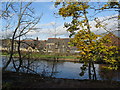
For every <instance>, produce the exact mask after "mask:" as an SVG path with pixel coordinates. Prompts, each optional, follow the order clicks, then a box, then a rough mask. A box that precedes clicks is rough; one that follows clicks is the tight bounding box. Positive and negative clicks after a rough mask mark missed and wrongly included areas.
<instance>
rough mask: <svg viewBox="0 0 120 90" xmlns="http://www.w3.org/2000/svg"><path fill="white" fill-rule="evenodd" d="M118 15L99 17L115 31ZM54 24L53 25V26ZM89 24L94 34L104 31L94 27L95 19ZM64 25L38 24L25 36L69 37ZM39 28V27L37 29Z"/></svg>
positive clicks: (42, 37) (107, 27) (2, 33)
mask: <svg viewBox="0 0 120 90" xmlns="http://www.w3.org/2000/svg"><path fill="white" fill-rule="evenodd" d="M117 16H118V15H113V16H107V17H99V20H100V21H103V22H102V24H103V25H104V24H106V23H107V24H108V25H106V26H105V28H106V29H107V30H109V31H115V30H118V18H117ZM52 25H53V26H56V28H55V27H53V26H52ZM90 25H91V26H92V28H91V31H93V32H95V33H96V34H101V33H105V32H106V30H105V29H103V28H96V27H95V25H96V22H95V21H90ZM63 27H64V25H63V24H62V25H60V23H57V22H49V23H46V24H38V25H37V26H36V27H35V28H38V29H37V30H32V31H30V32H29V33H27V34H26V36H27V37H32V38H36V37H39V38H40V39H42V40H43V39H47V38H49V37H55V35H56V36H57V37H61V38H62V37H66V38H68V37H69V34H70V33H69V32H67V31H66V30H67V29H66V28H63ZM39 28H40V29H39ZM11 34H12V31H10V30H8V31H7V35H11ZM0 35H2V36H5V35H6V32H5V31H4V32H0Z"/></svg>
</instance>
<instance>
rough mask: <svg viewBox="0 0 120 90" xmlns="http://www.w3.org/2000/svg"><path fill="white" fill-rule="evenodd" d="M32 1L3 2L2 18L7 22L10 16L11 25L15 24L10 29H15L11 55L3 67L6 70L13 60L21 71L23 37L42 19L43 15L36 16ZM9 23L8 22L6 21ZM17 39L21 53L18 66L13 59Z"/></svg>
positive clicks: (17, 69)
mask: <svg viewBox="0 0 120 90" xmlns="http://www.w3.org/2000/svg"><path fill="white" fill-rule="evenodd" d="M31 4H32V2H28V3H25V2H18V3H16V2H5V3H3V4H2V5H3V7H4V8H3V9H2V15H1V18H2V19H3V21H4V22H5V21H6V20H7V19H8V18H9V20H10V25H11V26H13V27H11V28H10V29H11V30H13V34H12V37H11V48H10V49H11V50H10V57H9V60H8V61H7V63H6V65H5V66H4V67H3V70H5V69H6V68H7V67H8V65H9V64H10V62H11V61H13V64H14V67H15V68H16V71H19V69H20V67H21V65H22V59H21V52H20V45H21V42H20V40H21V37H22V36H24V35H26V34H27V33H28V32H29V31H31V30H33V28H34V27H35V25H36V24H37V23H38V22H39V21H40V19H41V15H40V16H38V17H37V16H36V15H35V12H34V10H33V8H31ZM6 23H7V22H6ZM15 40H17V43H18V49H17V51H18V55H19V65H18V67H16V65H15V63H14V59H13V54H14V42H15Z"/></svg>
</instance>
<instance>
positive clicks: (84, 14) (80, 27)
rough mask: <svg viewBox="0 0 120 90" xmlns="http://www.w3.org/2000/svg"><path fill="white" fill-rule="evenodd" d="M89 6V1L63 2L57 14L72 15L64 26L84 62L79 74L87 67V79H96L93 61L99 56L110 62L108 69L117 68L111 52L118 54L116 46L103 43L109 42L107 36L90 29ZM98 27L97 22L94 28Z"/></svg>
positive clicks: (82, 73) (99, 25)
mask: <svg viewBox="0 0 120 90" xmlns="http://www.w3.org/2000/svg"><path fill="white" fill-rule="evenodd" d="M60 3H61V2H56V3H55V6H58V5H59V4H60ZM91 6H92V5H90V4H89V2H77V1H76V2H63V3H62V7H61V8H59V10H58V14H59V15H61V16H62V17H64V18H66V17H72V21H71V23H65V24H64V26H65V27H66V28H67V31H69V32H70V33H71V34H70V37H71V36H74V38H72V39H71V45H72V46H76V47H77V48H78V51H80V57H79V58H80V60H82V61H83V62H84V64H83V66H82V67H81V70H82V72H81V73H80V75H81V76H82V75H84V73H85V71H86V69H87V68H86V67H88V73H89V79H95V80H96V79H97V77H96V70H95V67H94V63H95V61H96V60H97V59H98V58H101V59H103V60H104V61H105V62H107V63H109V64H110V69H117V68H118V65H117V64H118V63H117V60H116V57H114V56H113V54H118V48H117V47H116V46H110V47H109V46H106V45H105V43H110V42H111V40H110V39H109V37H108V36H104V35H97V34H95V33H94V32H92V31H91V27H92V26H91V25H90V18H89V17H88V15H89V12H88V10H89V9H91ZM104 6H106V4H105V5H104ZM99 9H100V10H101V9H103V8H99ZM99 9H98V10H99ZM99 27H101V24H98V23H97V24H96V28H99ZM102 37H104V38H102ZM109 52H110V53H109ZM92 76H93V77H92Z"/></svg>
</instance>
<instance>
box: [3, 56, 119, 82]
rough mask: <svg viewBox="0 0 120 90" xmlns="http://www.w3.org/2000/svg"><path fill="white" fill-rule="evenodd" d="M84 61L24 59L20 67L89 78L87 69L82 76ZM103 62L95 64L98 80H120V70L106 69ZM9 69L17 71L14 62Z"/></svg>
mask: <svg viewBox="0 0 120 90" xmlns="http://www.w3.org/2000/svg"><path fill="white" fill-rule="evenodd" d="M6 60H7V57H2V61H3V65H4V64H5V62H6ZM81 66H82V63H74V62H56V61H45V60H24V61H23V65H22V67H21V68H20V71H21V72H26V73H39V74H40V75H43V76H51V77H56V78H68V79H88V78H89V77H88V73H87V71H86V73H85V75H84V76H82V77H81V76H80V75H79V73H80V72H81V70H80V67H81ZM102 66H104V65H103V64H95V68H96V74H97V79H98V80H116V81H120V71H110V70H108V71H106V70H104V69H103V68H102ZM7 69H8V70H12V71H15V69H14V68H13V65H12V63H10V65H9V67H8V68H7Z"/></svg>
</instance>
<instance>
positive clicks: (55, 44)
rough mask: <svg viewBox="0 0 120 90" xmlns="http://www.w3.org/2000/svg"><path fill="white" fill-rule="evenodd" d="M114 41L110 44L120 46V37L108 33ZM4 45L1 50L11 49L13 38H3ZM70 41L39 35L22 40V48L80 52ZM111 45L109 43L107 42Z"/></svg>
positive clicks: (42, 50) (34, 50)
mask: <svg viewBox="0 0 120 90" xmlns="http://www.w3.org/2000/svg"><path fill="white" fill-rule="evenodd" d="M107 35H108V36H109V37H110V38H111V40H112V43H111V44H110V45H115V46H118V47H120V38H119V37H117V36H115V35H114V34H112V33H109V34H107ZM1 42H2V46H0V50H10V44H11V40H10V39H9V40H8V39H3V40H1ZM68 42H70V38H48V40H38V37H37V38H36V39H34V40H32V39H29V40H21V45H20V49H21V50H22V51H32V52H48V53H52V52H54V53H78V51H77V48H76V47H71V46H70V45H69V44H68ZM106 45H108V46H110V45H109V44H106ZM17 46H18V40H15V43H14V50H16V51H17Z"/></svg>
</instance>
